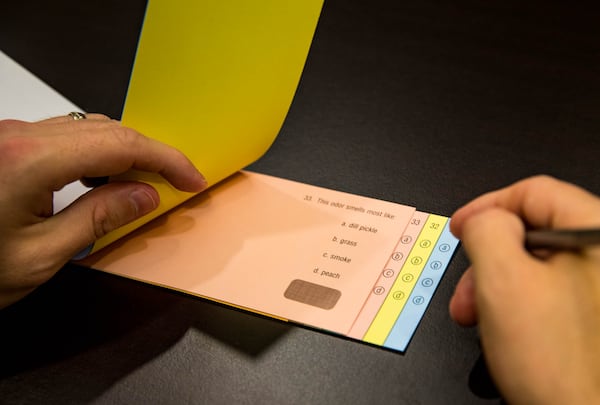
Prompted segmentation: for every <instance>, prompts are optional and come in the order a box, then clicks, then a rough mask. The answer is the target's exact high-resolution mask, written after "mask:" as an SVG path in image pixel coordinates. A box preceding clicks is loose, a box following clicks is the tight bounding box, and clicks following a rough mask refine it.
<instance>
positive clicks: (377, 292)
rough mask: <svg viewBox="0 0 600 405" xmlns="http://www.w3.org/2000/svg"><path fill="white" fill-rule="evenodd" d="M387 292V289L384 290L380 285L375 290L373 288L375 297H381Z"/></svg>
mask: <svg viewBox="0 0 600 405" xmlns="http://www.w3.org/2000/svg"><path fill="white" fill-rule="evenodd" d="M384 292H385V288H383V287H382V286H380V285H378V286H376V287H375V288H373V294H375V295H381V294H383V293H384Z"/></svg>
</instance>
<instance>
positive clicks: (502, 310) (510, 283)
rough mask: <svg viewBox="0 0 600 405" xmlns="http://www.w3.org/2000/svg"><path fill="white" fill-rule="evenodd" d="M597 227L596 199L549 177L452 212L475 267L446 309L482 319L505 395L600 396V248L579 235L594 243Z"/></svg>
mask: <svg viewBox="0 0 600 405" xmlns="http://www.w3.org/2000/svg"><path fill="white" fill-rule="evenodd" d="M594 227H600V199H599V198H598V197H596V196H594V195H593V194H590V193H588V192H587V191H585V190H583V189H581V188H578V187H576V186H574V185H571V184H568V183H564V182H561V181H558V180H556V179H553V178H549V177H545V176H540V177H534V178H530V179H526V180H523V181H520V182H518V183H515V184H514V185H512V186H509V187H507V188H504V189H501V190H498V191H494V192H491V193H488V194H485V195H483V196H481V197H479V198H477V199H475V200H474V201H472V202H471V203H469V204H467V205H466V206H464V207H462V208H461V209H459V210H458V211H457V212H456V213H455V214H454V215H453V217H452V220H451V229H452V232H453V233H454V234H455V235H456V236H457V237H458V238H460V239H461V240H462V243H463V246H464V248H465V250H466V253H467V255H468V257H469V259H470V261H471V266H470V267H469V268H468V269H467V271H466V272H465V274H464V275H463V277H462V278H461V280H460V282H459V284H458V285H457V287H456V291H455V293H454V296H453V297H452V300H451V302H450V314H451V316H452V318H453V319H454V320H455V321H456V322H457V323H459V324H461V325H465V326H466V325H474V324H478V325H479V332H480V336H481V344H482V348H483V351H484V355H485V358H486V361H487V363H488V366H489V368H490V372H491V374H492V377H493V379H494V380H495V382H496V384H497V385H498V388H499V389H500V391H501V392H502V393H503V395H504V396H505V397H506V398H505V399H507V400H508V402H509V403H511V404H520V403H522V404H538V403H539V404H553V403H600V247H598V246H599V245H597V244H593V243H592V244H590V243H587V244H582V240H581V239H580V238H581V237H582V236H583V237H584V238H588V240H587V242H590V241H591V240H590V239H589V238H592V239H593V237H594V235H593V234H594V232H590V231H589V229H590V228H594ZM526 229H537V230H544V232H542V233H539V232H538V233H537V234H536V233H534V232H530V233H529V236H527V233H526ZM552 229H559V230H562V231H560V232H554V231H553V232H550V233H548V232H547V230H552ZM573 229H586V231H583V232H579V231H575V232H573V231H571V230H573ZM564 230H569V231H568V232H565V231H564ZM542 242H543V243H544V244H543V246H542V245H541V243H542ZM567 242H568V243H570V244H571V245H570V246H567V245H565V244H564V243H567ZM526 243H528V244H529V246H526ZM557 243H562V245H557ZM540 247H541V248H543V249H544V250H546V253H545V254H543V255H539V254H536V252H535V249H538V248H540Z"/></svg>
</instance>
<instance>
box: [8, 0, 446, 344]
mask: <svg viewBox="0 0 600 405" xmlns="http://www.w3.org/2000/svg"><path fill="white" fill-rule="evenodd" d="M321 6H322V0H298V1H291V2H281V1H279V0H255V1H252V2H247V1H243V0H232V1H229V2H208V1H190V0H171V1H169V2H167V1H166V0H152V1H150V2H149V4H148V8H147V11H146V18H145V21H144V26H143V30H142V34H141V37H140V43H139V48H138V52H137V56H136V59H135V64H134V69H133V72H132V77H131V83H130V87H129V91H128V95H127V100H126V104H125V108H124V112H123V123H124V124H125V125H128V126H131V127H134V128H136V129H137V130H139V131H140V132H142V133H144V134H146V135H148V136H150V137H153V138H155V139H158V140H161V141H163V142H165V143H168V144H171V145H173V146H175V147H177V148H179V149H181V150H183V151H184V152H185V153H186V154H187V155H188V156H189V157H190V159H191V160H192V161H193V162H194V164H195V165H196V166H197V167H198V169H199V170H200V171H201V172H202V173H203V174H204V175H205V177H206V178H207V180H208V182H209V185H210V188H209V189H208V190H206V191H204V192H202V193H200V194H199V195H195V196H194V195H192V194H189V193H183V192H180V191H177V190H175V189H174V188H173V187H171V186H170V185H169V184H168V183H166V182H165V181H164V180H163V179H162V178H160V176H158V175H151V174H146V173H141V172H129V173H127V174H125V175H123V176H119V177H118V178H115V179H113V180H119V179H128V180H139V181H146V182H148V183H150V184H152V185H153V186H154V187H155V188H156V189H157V190H158V192H159V194H160V196H161V205H160V207H159V208H158V209H157V210H156V211H155V212H153V213H152V214H151V215H148V216H146V217H144V218H143V219H140V220H138V221H136V222H134V223H132V224H130V225H128V226H125V227H123V228H121V229H119V230H118V231H115V232H112V233H110V234H109V235H107V236H106V237H104V238H102V239H101V240H99V241H97V242H96V243H95V244H94V245H93V246H91V247H90V253H92V254H91V255H90V256H89V257H87V258H85V259H84V260H83V262H82V263H83V264H84V265H88V266H90V267H93V268H95V269H98V270H102V271H105V272H109V273H113V274H118V275H121V276H124V277H128V278H132V279H135V280H139V281H142V282H146V283H151V284H154V285H159V286H163V287H166V288H170V289H174V290H178V291H182V292H185V293H188V294H193V295H196V296H200V297H204V298H208V299H211V300H214V301H218V302H222V303H225V304H228V305H232V306H235V307H239V308H243V309H246V310H249V311H253V312H258V313H261V314H264V315H268V316H271V317H275V318H278V319H282V320H287V321H293V322H296V323H299V324H303V325H307V326H310V327H314V328H318V329H322V330H325V331H328V332H331V333H335V334H339V335H342V336H346V337H348V338H352V339H356V340H359V341H363V342H367V343H370V344H373V345H377V346H383V347H386V348H389V349H392V350H396V351H404V350H405V349H406V347H407V345H408V342H409V341H410V339H411V338H412V336H413V334H414V332H415V330H416V328H417V326H418V323H419V321H420V320H421V318H422V316H423V315H424V313H425V310H426V308H427V305H428V303H429V301H430V300H431V298H432V296H433V294H434V292H435V289H436V287H437V286H438V284H439V282H440V280H441V277H442V275H443V273H444V271H445V270H446V268H447V266H448V264H449V262H450V260H451V258H452V255H453V253H454V251H455V249H456V247H457V243H458V241H457V240H456V239H455V238H454V237H453V236H452V235H451V234H450V232H449V230H448V218H447V217H445V216H441V215H436V214H432V213H426V212H421V211H418V210H417V209H416V208H415V207H410V206H406V205H402V204H398V203H393V202H387V201H381V200H376V199H372V198H368V197H361V196H357V195H352V194H347V193H343V192H339V191H334V190H329V189H324V188H319V187H315V186H311V185H307V184H302V183H297V182H293V181H289V180H284V179H281V178H276V177H272V176H267V175H263V174H258V173H253V172H249V171H244V170H242V169H243V168H245V167H246V166H248V165H249V164H250V163H252V162H254V161H255V160H257V159H258V158H259V157H260V156H262V154H264V153H265V152H266V151H267V149H268V148H269V146H270V145H271V143H272V142H273V140H274V139H275V137H276V135H277V133H278V132H279V129H280V127H281V125H282V123H283V120H284V119H285V116H286V114H287V111H288V109H289V106H290V104H291V101H292V99H293V96H294V92H295V90H296V87H297V84H298V81H299V79H300V76H301V73H302V69H303V66H304V62H305V60H306V57H307V54H308V50H309V47H310V43H311V41H312V36H313V33H314V30H315V27H316V25H317V21H318V18H319V13H320V11H321ZM0 70H4V71H6V72H9V73H10V75H11V77H14V78H15V79H18V80H19V81H20V82H23V83H25V82H26V83H29V84H30V85H26V86H25V87H23V88H25V89H30V91H26V92H24V93H23V92H22V93H23V94H24V96H23V97H24V98H23V100H24V101H23V109H21V110H18V107H16V108H17V110H18V111H17V112H16V113H15V114H14V115H16V116H14V118H21V119H32V120H34V119H39V118H44V117H46V116H50V115H59V114H56V113H55V112H54V110H52V111H50V110H48V114H45V111H42V110H43V109H44V107H43V106H40V107H39V111H37V109H35V108H34V109H32V108H31V105H30V104H29V103H28V102H27V100H31V99H35V98H37V97H39V96H41V95H43V96H44V99H45V100H46V104H48V105H49V106H52V105H54V106H55V107H56V106H59V107H61V108H69V109H71V110H73V109H75V110H77V108H76V107H75V106H73V105H72V104H71V105H69V107H65V105H68V104H69V103H68V102H67V101H66V100H65V99H64V98H62V97H61V96H60V95H59V94H58V93H56V92H54V91H53V90H52V89H49V88H48V87H47V86H45V85H44V84H43V83H42V82H41V81H39V80H38V79H37V78H35V77H33V76H31V75H30V74H29V73H28V72H26V71H25V70H24V69H22V68H21V67H19V66H18V65H17V64H16V63H14V62H13V61H11V60H10V59H9V58H7V57H5V56H4V55H3V54H1V53H0ZM9 93H10V92H9ZM15 93H16V92H15ZM29 93H31V94H29ZM28 94H29V95H28ZM0 98H2V97H0ZM5 98H6V99H11V100H13V99H12V98H11V95H10V94H8V93H5ZM17 100H18V98H17ZM48 100H50V101H48ZM51 100H55V102H51ZM17 104H18V103H17ZM11 105H12V106H13V107H12V108H15V107H14V103H11ZM71 106H72V108H70V107H71ZM21 112H24V113H25V115H26V116H22V115H20V113H21ZM67 112H68V111H63V113H65V114H66V113H67ZM0 116H1V114H0ZM7 118H8V117H7ZM69 190H70V191H69ZM66 191H69V195H68V197H67V198H64V194H65V192H66ZM85 191H86V189H85V188H84V187H83V186H80V185H78V184H73V185H69V186H68V187H66V188H65V189H64V190H61V192H59V193H57V194H56V195H55V206H56V207H57V211H58V210H60V209H61V208H62V207H64V206H66V205H68V203H70V202H71V201H72V200H73V199H74V198H76V197H77V195H80V194H81V193H83V192H85ZM78 193H79V194H78Z"/></svg>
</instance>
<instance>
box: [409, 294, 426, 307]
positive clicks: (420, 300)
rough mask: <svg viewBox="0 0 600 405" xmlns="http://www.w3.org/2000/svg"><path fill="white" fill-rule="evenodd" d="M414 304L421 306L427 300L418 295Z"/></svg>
mask: <svg viewBox="0 0 600 405" xmlns="http://www.w3.org/2000/svg"><path fill="white" fill-rule="evenodd" d="M412 302H413V304H415V305H421V304H423V303H424V302H425V298H423V296H421V295H417V296H415V297H414V298H413V299H412Z"/></svg>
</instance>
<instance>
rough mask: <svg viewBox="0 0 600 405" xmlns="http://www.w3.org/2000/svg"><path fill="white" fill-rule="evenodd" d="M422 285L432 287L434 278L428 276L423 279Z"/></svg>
mask: <svg viewBox="0 0 600 405" xmlns="http://www.w3.org/2000/svg"><path fill="white" fill-rule="evenodd" d="M421 285H422V286H423V287H431V286H432V285H433V279H431V278H429V277H427V278H424V279H423V280H421Z"/></svg>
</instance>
